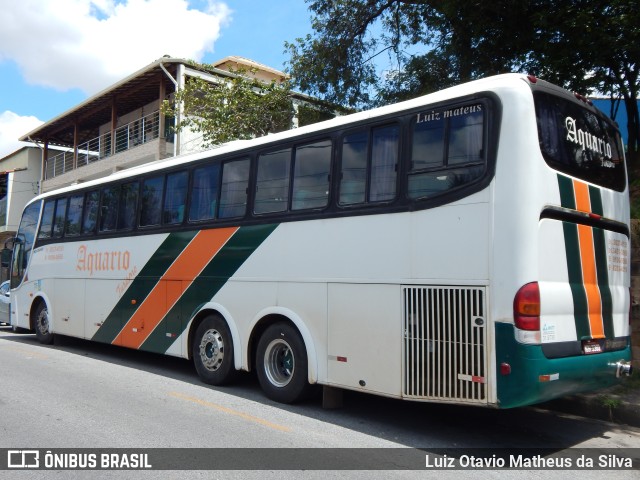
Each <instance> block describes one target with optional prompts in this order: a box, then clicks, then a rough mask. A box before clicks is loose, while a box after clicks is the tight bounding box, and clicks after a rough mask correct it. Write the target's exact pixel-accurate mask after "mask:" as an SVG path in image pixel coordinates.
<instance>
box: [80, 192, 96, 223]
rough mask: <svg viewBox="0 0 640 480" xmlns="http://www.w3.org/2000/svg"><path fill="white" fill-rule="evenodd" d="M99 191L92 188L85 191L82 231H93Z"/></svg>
mask: <svg viewBox="0 0 640 480" xmlns="http://www.w3.org/2000/svg"><path fill="white" fill-rule="evenodd" d="M99 199H100V192H98V191H97V190H94V191H92V192H87V196H86V197H85V202H84V211H83V213H82V233H83V234H88V233H94V232H95V231H96V225H97V223H98V201H99Z"/></svg>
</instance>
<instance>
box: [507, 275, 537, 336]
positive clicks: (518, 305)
mask: <svg viewBox="0 0 640 480" xmlns="http://www.w3.org/2000/svg"><path fill="white" fill-rule="evenodd" d="M513 320H514V322H515V325H516V327H517V328H519V329H520V330H527V331H539V330H540V288H539V287H538V282H532V283H527V284H526V285H524V286H523V287H521V288H520V290H518V293H516V296H515V298H514V299H513Z"/></svg>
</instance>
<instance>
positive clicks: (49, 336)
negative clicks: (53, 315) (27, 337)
mask: <svg viewBox="0 0 640 480" xmlns="http://www.w3.org/2000/svg"><path fill="white" fill-rule="evenodd" d="M34 326H35V331H36V338H37V339H38V341H39V342H40V343H42V344H44V345H51V344H52V343H53V333H51V323H50V322H49V309H48V308H47V304H46V303H44V302H40V303H39V304H38V307H37V308H36V313H35V318H34Z"/></svg>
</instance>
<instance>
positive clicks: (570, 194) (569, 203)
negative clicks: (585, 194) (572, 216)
mask: <svg viewBox="0 0 640 480" xmlns="http://www.w3.org/2000/svg"><path fill="white" fill-rule="evenodd" d="M558 186H559V187H560V205H561V206H562V207H564V208H570V209H572V210H575V209H576V196H575V192H574V191H573V181H572V180H571V179H570V178H569V177H565V176H564V175H558Z"/></svg>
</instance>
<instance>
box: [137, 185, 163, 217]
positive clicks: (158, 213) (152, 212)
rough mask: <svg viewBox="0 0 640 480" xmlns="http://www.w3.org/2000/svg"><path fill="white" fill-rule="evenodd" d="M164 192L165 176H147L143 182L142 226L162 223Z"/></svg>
mask: <svg viewBox="0 0 640 480" xmlns="http://www.w3.org/2000/svg"><path fill="white" fill-rule="evenodd" d="M163 192H164V176H158V177H152V178H147V179H146V180H145V181H144V182H143V183H142V207H141V208H140V226H141V227H149V226H152V225H160V220H161V218H162V208H161V205H162V194H163Z"/></svg>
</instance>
